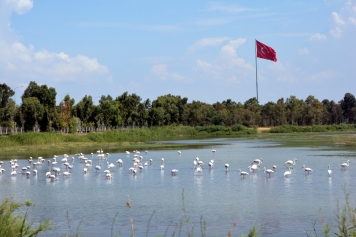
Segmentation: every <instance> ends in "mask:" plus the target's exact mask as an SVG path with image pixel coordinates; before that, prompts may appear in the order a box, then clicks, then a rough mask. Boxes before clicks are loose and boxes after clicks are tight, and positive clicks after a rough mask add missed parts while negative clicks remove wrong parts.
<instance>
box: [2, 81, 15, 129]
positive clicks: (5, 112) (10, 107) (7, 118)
mask: <svg viewBox="0 0 356 237" xmlns="http://www.w3.org/2000/svg"><path fill="white" fill-rule="evenodd" d="M14 94H15V92H14V91H13V90H11V88H10V87H8V86H7V85H6V84H5V83H4V84H0V126H11V124H12V122H13V118H14V114H15V108H16V105H15V103H14V101H13V100H12V99H11V97H12V96H13V95H14Z"/></svg>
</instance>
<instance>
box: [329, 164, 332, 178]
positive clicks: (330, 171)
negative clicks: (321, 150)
mask: <svg viewBox="0 0 356 237" xmlns="http://www.w3.org/2000/svg"><path fill="white" fill-rule="evenodd" d="M331 173H332V170H331V169H330V165H328V175H329V177H330V176H331Z"/></svg>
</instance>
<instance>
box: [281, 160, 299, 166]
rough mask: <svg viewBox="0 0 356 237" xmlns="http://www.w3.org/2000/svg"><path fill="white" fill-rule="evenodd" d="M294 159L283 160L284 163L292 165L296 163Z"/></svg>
mask: <svg viewBox="0 0 356 237" xmlns="http://www.w3.org/2000/svg"><path fill="white" fill-rule="evenodd" d="M296 161H297V158H294V159H293V160H287V161H286V162H284V164H285V165H289V166H292V165H295V164H296Z"/></svg>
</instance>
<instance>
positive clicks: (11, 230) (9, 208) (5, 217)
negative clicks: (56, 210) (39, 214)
mask: <svg viewBox="0 0 356 237" xmlns="http://www.w3.org/2000/svg"><path fill="white" fill-rule="evenodd" d="M30 206H32V203H31V202H30V201H25V202H24V203H18V202H15V201H14V200H13V199H12V198H6V199H5V200H3V201H2V203H1V205H0V236H20V237H21V236H37V235H38V234H39V233H42V232H45V231H48V230H50V229H52V228H51V227H50V226H51V223H50V221H49V220H46V221H44V222H42V223H40V224H39V225H38V226H34V225H32V224H30V223H29V221H28V217H27V214H26V213H25V214H21V213H20V214H17V215H16V214H14V212H15V211H18V210H19V209H21V208H22V207H30Z"/></svg>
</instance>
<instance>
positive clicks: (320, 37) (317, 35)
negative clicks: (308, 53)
mask: <svg viewBox="0 0 356 237" xmlns="http://www.w3.org/2000/svg"><path fill="white" fill-rule="evenodd" d="M325 39H326V36H325V35H323V34H320V33H317V34H315V35H313V36H312V37H310V38H309V41H315V40H325Z"/></svg>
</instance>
